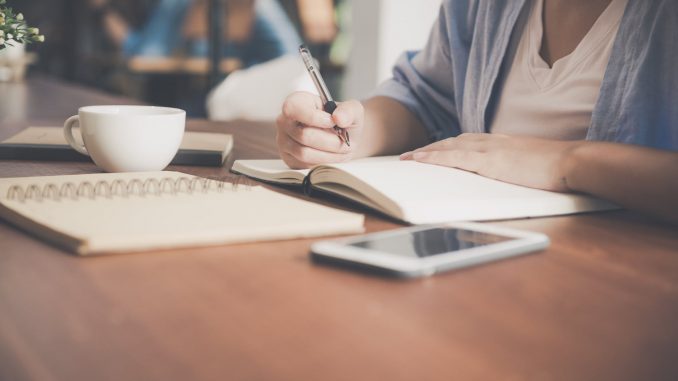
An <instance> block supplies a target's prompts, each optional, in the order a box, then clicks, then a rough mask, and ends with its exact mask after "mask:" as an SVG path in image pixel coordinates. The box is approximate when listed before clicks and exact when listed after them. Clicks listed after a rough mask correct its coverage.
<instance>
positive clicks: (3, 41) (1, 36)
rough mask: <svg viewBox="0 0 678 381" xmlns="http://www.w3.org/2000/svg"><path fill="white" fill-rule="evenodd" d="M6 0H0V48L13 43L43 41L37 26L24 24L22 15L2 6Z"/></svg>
mask: <svg viewBox="0 0 678 381" xmlns="http://www.w3.org/2000/svg"><path fill="white" fill-rule="evenodd" d="M6 2H7V0H0V50H2V49H4V48H6V47H8V46H14V43H19V44H30V43H31V42H43V41H45V36H43V35H42V34H40V30H39V29H38V28H31V27H29V26H28V25H27V24H26V21H25V20H24V15H23V14H21V13H16V14H15V13H14V10H12V8H10V7H6V6H4V4H5V3H6Z"/></svg>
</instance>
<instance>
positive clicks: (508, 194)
mask: <svg viewBox="0 0 678 381" xmlns="http://www.w3.org/2000/svg"><path fill="white" fill-rule="evenodd" d="M232 171H234V172H237V173H242V174H244V175H247V176H250V177H253V178H256V179H260V180H264V181H269V182H274V183H284V184H306V185H307V186H308V187H310V188H313V189H319V190H322V191H326V192H329V193H333V194H336V195H339V196H342V197H345V198H348V199H350V200H353V201H356V202H358V203H361V204H363V205H366V206H368V207H370V208H372V209H375V210H378V211H380V212H382V213H384V214H387V215H389V216H392V217H394V218H397V219H399V220H402V221H407V222H410V223H413V224H424V223H439V222H447V221H487V220H500V219H512V218H526V217H540V216H551V215H560V214H572V213H580V212H591V211H600V210H610V209H618V206H616V205H614V204H611V203H609V202H606V201H603V200H600V199H597V198H594V197H589V196H584V195H578V194H566V193H556V192H548V191H543V190H539V189H533V188H526V187H522V186H518V185H513V184H509V183H505V182H501V181H497V180H492V179H488V178H486V177H482V176H479V175H476V174H474V173H471V172H466V171H462V170H458V169H452V168H447V167H441V166H436V165H431V164H423V163H418V162H414V161H401V160H399V158H398V157H397V156H384V157H373V158H367V159H360V160H354V161H351V162H348V163H341V164H329V165H319V166H316V167H315V168H313V169H311V170H293V169H290V168H288V167H287V166H286V165H285V164H284V163H283V162H282V160H237V161H236V162H235V163H234V164H233V168H232Z"/></svg>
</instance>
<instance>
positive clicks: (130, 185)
mask: <svg viewBox="0 0 678 381" xmlns="http://www.w3.org/2000/svg"><path fill="white" fill-rule="evenodd" d="M241 185H243V186H244V187H245V189H246V190H249V189H250V188H251V184H250V183H249V180H247V179H246V178H244V177H243V176H226V177H222V178H204V177H195V176H186V177H177V178H170V177H163V178H159V179H158V178H150V179H131V180H120V179H118V180H114V181H110V182H109V181H105V180H101V181H97V182H95V183H92V182H89V181H83V182H80V183H72V182H67V183H64V184H61V186H57V185H56V184H46V185H37V184H31V185H28V186H25V187H24V186H20V185H12V186H11V187H10V188H9V189H8V190H7V199H8V200H16V201H19V202H24V201H26V200H32V201H43V200H52V201H60V200H62V199H70V200H79V199H81V198H88V199H91V200H93V199H96V198H99V197H105V198H109V199H110V198H113V197H129V196H138V197H146V196H161V195H177V194H179V193H184V194H193V193H197V192H202V193H207V192H209V191H217V192H224V191H226V190H229V189H230V190H236V189H238V188H239V187H240V186H241Z"/></svg>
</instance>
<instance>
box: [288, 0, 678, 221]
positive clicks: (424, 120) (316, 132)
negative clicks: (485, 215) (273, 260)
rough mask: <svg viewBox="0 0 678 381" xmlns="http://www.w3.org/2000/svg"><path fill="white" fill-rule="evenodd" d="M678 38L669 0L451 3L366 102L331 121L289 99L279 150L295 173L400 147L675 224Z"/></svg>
mask: <svg viewBox="0 0 678 381" xmlns="http://www.w3.org/2000/svg"><path fill="white" fill-rule="evenodd" d="M676 37H678V2H675V1H672V0H649V1H632V0H631V1H628V2H627V0H512V1H504V2H496V1H492V0H471V1H468V0H446V1H443V5H442V8H441V12H440V17H439V19H438V21H437V23H436V24H435V25H434V28H433V31H432V33H431V36H430V38H429V41H428V43H427V45H426V47H425V48H424V49H423V50H422V51H420V52H417V53H406V54H404V55H403V56H402V57H401V59H400V60H399V62H398V63H397V65H396V67H395V69H394V77H393V79H391V80H389V81H387V82H386V83H384V84H383V85H381V86H380V87H379V88H378V89H377V90H376V92H375V94H374V96H372V97H371V98H369V99H367V100H366V101H364V102H362V103H360V102H358V101H355V100H351V101H347V102H343V103H341V104H340V105H339V107H338V108H337V110H336V111H335V112H334V113H333V114H332V115H329V114H327V113H324V112H322V111H321V105H320V100H319V99H318V98H317V97H315V96H313V95H310V94H305V93H295V94H292V95H290V96H289V97H288V99H287V100H286V102H285V104H284V106H283V112H282V114H281V115H280V117H279V118H278V121H277V124H278V140H277V141H278V147H279V151H280V154H281V157H282V158H283V160H284V161H285V162H286V163H287V164H288V165H290V166H291V167H294V168H306V167H309V166H312V165H314V164H318V163H326V162H341V161H346V160H350V159H351V158H356V157H363V156H371V155H385V154H399V153H403V152H405V153H403V154H402V156H401V158H402V159H404V160H417V161H421V162H425V163H432V164H437V165H443V166H449V167H455V168H461V169H464V170H469V171H473V172H476V173H478V174H480V175H483V176H487V177H492V178H495V179H499V180H502V181H506V182H511V183H515V184H520V185H525V186H529V187H535V188H542V189H548V190H553V191H562V192H585V193H590V194H593V195H596V196H599V197H603V198H606V199H609V200H612V201H615V202H617V203H619V204H621V205H624V206H626V207H629V208H633V209H638V210H641V211H645V212H649V213H652V214H655V215H657V216H662V217H665V218H667V219H670V220H673V221H678V197H676V195H677V194H678V153H676V152H675V151H676V150H678V107H675V106H673V104H675V103H676V99H677V96H678V75H677V74H678V73H677V72H676V69H675V66H676V60H678V45H676V44H675V38H676ZM335 123H336V124H337V125H339V126H340V127H343V128H348V130H349V133H350V137H351V147H348V146H347V145H345V144H342V142H341V141H340V140H338V138H337V136H336V134H334V133H333V130H332V129H331V127H332V126H333V125H334V124H335ZM430 142H433V143H431V144H428V145H426V144H427V143H430Z"/></svg>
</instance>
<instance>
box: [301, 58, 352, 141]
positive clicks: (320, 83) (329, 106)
mask: <svg viewBox="0 0 678 381" xmlns="http://www.w3.org/2000/svg"><path fill="white" fill-rule="evenodd" d="M299 55H301V59H302V60H303V61H304V66H306V70H307V71H308V75H309V76H311V80H312V81H313V84H314V85H315V88H316V90H318V94H319V95H320V100H321V101H322V102H323V110H325V112H327V113H329V114H330V115H332V113H334V110H336V109H337V104H336V103H335V102H334V99H333V98H332V95H331V94H330V90H329V89H328V88H327V85H326V84H325V80H324V79H323V77H322V75H321V74H320V70H318V68H317V67H316V63H315V59H313V56H312V55H311V52H310V51H309V50H308V48H306V46H305V45H301V46H300V47H299ZM332 128H333V129H334V131H335V132H336V133H337V136H339V139H341V140H342V141H343V142H344V143H346V145H347V146H349V147H350V146H351V140H350V137H349V135H348V132H347V131H346V130H345V129H343V128H340V127H339V126H336V125H335V126H334V127H332Z"/></svg>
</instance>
